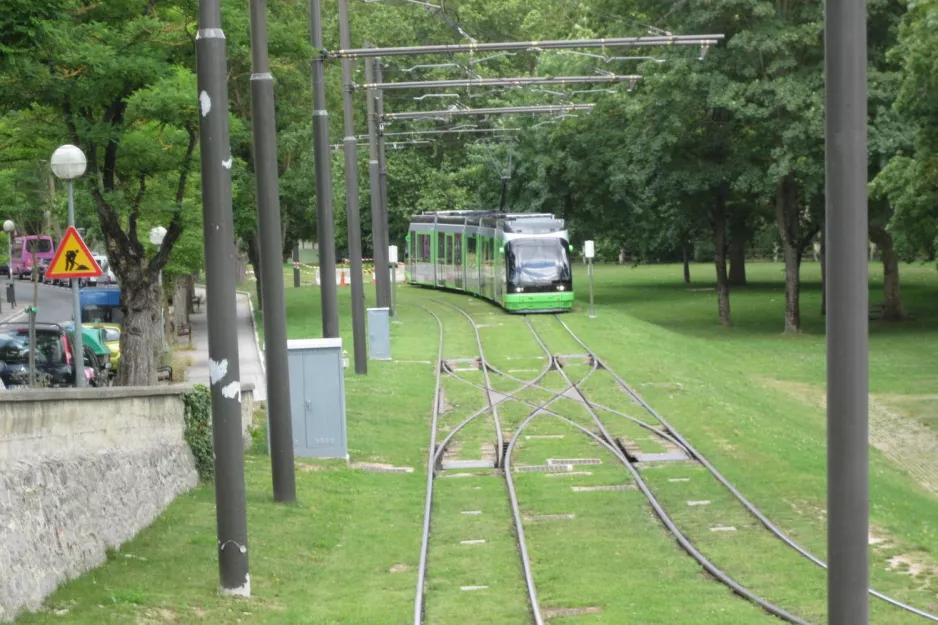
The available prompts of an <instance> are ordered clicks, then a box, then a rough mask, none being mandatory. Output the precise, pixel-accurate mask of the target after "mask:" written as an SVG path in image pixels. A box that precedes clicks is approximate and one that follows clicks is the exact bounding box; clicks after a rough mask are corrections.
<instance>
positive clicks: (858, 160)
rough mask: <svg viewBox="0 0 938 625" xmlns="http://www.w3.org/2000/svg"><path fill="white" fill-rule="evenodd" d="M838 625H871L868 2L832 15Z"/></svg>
mask: <svg viewBox="0 0 938 625" xmlns="http://www.w3.org/2000/svg"><path fill="white" fill-rule="evenodd" d="M824 48H825V49H824V70H825V72H824V73H825V85H824V89H825V96H826V106H825V122H826V124H825V125H826V133H825V134H826V136H825V160H826V175H827V192H826V196H827V217H826V219H827V223H826V226H825V233H826V235H827V241H826V250H825V251H826V254H827V270H826V273H827V280H826V281H825V285H824V288H825V289H827V511H828V524H827V553H828V558H829V568H828V573H827V589H828V592H827V605H828V623H830V625H866V624H867V623H869V597H868V594H867V593H868V590H867V589H868V585H869V552H868V550H869V534H868V530H869V442H868V441H869V399H868V392H869V363H868V358H869V356H868V346H869V340H868V335H867V332H868V329H869V318H868V314H869V308H868V307H869V290H868V289H869V287H868V282H867V280H868V275H867V273H868V265H867V260H866V252H867V248H866V244H867V236H868V233H867V225H868V224H867V221H868V217H867V204H868V198H867V189H866V184H867V149H868V148H867V75H866V72H867V69H866V52H867V50H866V48H867V43H866V5H865V3H863V2H861V1H860V0H827V5H826V8H825V11H824Z"/></svg>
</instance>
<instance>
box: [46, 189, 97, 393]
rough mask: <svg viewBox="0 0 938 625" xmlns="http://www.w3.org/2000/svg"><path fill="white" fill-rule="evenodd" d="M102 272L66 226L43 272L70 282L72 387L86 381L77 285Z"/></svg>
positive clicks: (72, 226)
mask: <svg viewBox="0 0 938 625" xmlns="http://www.w3.org/2000/svg"><path fill="white" fill-rule="evenodd" d="M68 200H69V207H70V208H71V206H72V181H71V180H69V181H68ZM69 215H70V216H72V217H74V211H73V210H70V211H69ZM70 221H73V220H70ZM103 273H104V272H103V271H101V267H99V266H98V263H97V262H95V260H94V256H92V255H91V251H90V250H89V249H88V246H87V245H85V242H84V241H82V239H81V235H80V234H78V230H76V229H75V225H74V224H72V225H70V226H69V227H68V230H66V231H65V236H64V237H63V238H62V242H61V243H60V244H59V249H58V250H56V252H55V256H54V257H53V258H52V262H51V263H49V268H48V269H46V277H49V278H53V279H57V280H62V279H65V278H69V279H71V280H72V297H73V299H74V300H75V301H74V305H75V312H74V316H75V351H76V352H78V353H76V354H73V355H72V357H73V358H74V360H75V386H76V387H82V386H87V380H85V353H84V352H85V350H84V341H82V336H81V304H80V302H79V288H78V286H79V283H80V281H81V280H82V278H98V277H100V276H101V275H102V274H103Z"/></svg>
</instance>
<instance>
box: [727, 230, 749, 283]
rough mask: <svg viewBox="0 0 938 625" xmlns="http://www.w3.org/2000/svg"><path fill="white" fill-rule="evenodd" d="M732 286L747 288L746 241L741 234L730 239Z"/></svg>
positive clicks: (736, 234) (735, 234) (734, 234)
mask: <svg viewBox="0 0 938 625" xmlns="http://www.w3.org/2000/svg"><path fill="white" fill-rule="evenodd" d="M730 284H732V285H733V286H746V239H745V238H744V237H743V236H742V235H741V234H739V233H733V235H732V236H731V237H730Z"/></svg>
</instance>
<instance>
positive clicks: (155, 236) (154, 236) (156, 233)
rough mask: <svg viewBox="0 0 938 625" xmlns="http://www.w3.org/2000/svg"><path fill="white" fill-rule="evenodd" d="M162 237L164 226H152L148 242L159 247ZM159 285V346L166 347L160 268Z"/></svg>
mask: <svg viewBox="0 0 938 625" xmlns="http://www.w3.org/2000/svg"><path fill="white" fill-rule="evenodd" d="M164 238H166V228H164V227H163V226H157V227H156V228H153V229H152V230H150V243H152V244H153V245H155V246H157V247H159V246H160V245H163V239H164ZM159 285H160V347H161V348H165V347H166V317H165V315H164V307H163V300H164V298H163V270H162V269H160V277H159Z"/></svg>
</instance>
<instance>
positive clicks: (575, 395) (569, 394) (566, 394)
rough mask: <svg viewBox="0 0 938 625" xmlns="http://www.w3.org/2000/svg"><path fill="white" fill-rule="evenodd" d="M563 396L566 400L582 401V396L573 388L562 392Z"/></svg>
mask: <svg viewBox="0 0 938 625" xmlns="http://www.w3.org/2000/svg"><path fill="white" fill-rule="evenodd" d="M563 396H564V397H566V398H567V399H572V400H573V401H578V402H582V401H583V396H582V395H580V393H579V391H577V390H576V389H575V388H568V389H567V390H565V391H564V392H563Z"/></svg>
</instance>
